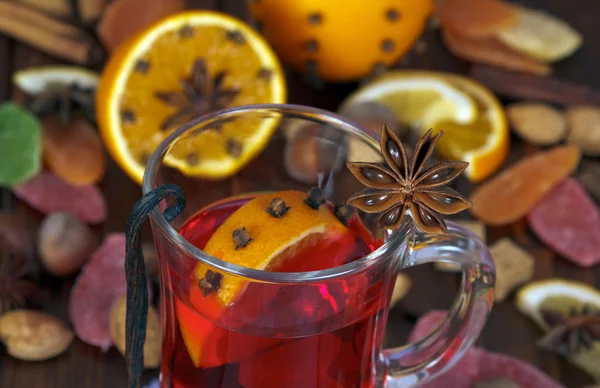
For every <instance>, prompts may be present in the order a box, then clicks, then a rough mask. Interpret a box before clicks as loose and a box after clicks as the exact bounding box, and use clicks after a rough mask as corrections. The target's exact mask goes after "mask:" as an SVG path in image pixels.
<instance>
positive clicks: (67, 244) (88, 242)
mask: <svg viewBox="0 0 600 388" xmlns="http://www.w3.org/2000/svg"><path fill="white" fill-rule="evenodd" d="M38 239H39V254H40V259H41V261H42V263H43V265H44V267H45V268H46V269H47V270H48V272H50V273H51V274H52V275H55V276H70V275H72V274H74V273H75V272H77V271H78V270H79V269H80V268H81V266H82V265H83V264H84V263H85V261H86V260H87V259H88V257H89V256H90V254H91V253H92V251H93V250H94V247H95V245H96V244H95V243H96V241H95V238H94V237H93V235H92V231H91V230H90V228H89V227H88V226H87V225H86V224H84V223H82V222H81V221H79V220H78V219H77V218H75V217H73V216H72V215H70V214H68V213H52V214H49V215H48V216H47V217H46V218H45V219H44V220H43V221H42V224H41V226H40V230H39V234H38Z"/></svg>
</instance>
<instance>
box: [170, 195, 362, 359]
mask: <svg viewBox="0 0 600 388" xmlns="http://www.w3.org/2000/svg"><path fill="white" fill-rule="evenodd" d="M306 199H307V194H306V193H303V192H300V191H294V190H290V191H280V192H275V193H268V194H261V195H259V196H257V197H256V198H254V199H252V200H251V201H249V202H247V203H246V204H244V205H243V206H242V207H240V208H239V209H238V210H236V211H235V212H234V213H233V214H232V215H231V216H229V218H227V220H226V221H225V222H224V223H223V224H222V225H221V226H220V227H219V228H218V229H217V230H216V231H215V233H214V234H213V235H212V236H211V238H210V239H209V241H208V242H207V244H206V246H205V247H204V249H203V250H204V252H206V253H208V254H210V255H212V256H215V257H217V258H219V259H221V260H224V261H227V262H229V263H232V264H236V265H239V266H243V267H246V268H252V269H260V270H272V271H278V270H279V271H280V270H281V269H282V268H283V267H284V266H285V267H287V266H288V265H289V264H290V262H289V260H303V259H302V257H305V256H303V255H302V252H303V251H306V250H307V249H309V248H311V247H315V246H316V245H317V244H322V243H326V244H327V245H328V246H335V247H342V248H336V249H335V252H334V253H333V254H334V255H335V256H336V257H338V258H339V260H337V263H333V264H332V262H334V261H335V260H328V263H327V264H330V265H327V264H323V265H327V267H330V266H331V264H332V265H336V264H337V265H339V264H342V263H343V261H344V259H345V256H346V253H348V252H345V251H344V248H343V247H351V246H352V244H351V241H352V240H351V239H353V236H352V235H351V233H350V232H349V230H348V229H347V228H346V226H344V224H342V223H341V222H340V221H339V220H338V219H337V218H336V216H335V215H334V214H333V212H332V211H331V210H330V209H329V208H328V207H327V206H326V205H321V206H319V207H318V209H314V208H313V207H311V206H310V205H308V204H307V203H306V202H305V200H306ZM274 200H280V201H283V203H284V205H280V206H281V209H284V208H285V209H287V210H286V211H285V213H283V215H282V216H281V217H276V216H274V215H272V214H271V212H269V211H268V210H267V209H268V208H270V207H271V204H272V201H274ZM284 206H285V207H284ZM240 233H241V234H240ZM246 233H247V234H246ZM234 236H237V237H234ZM346 239H348V243H346ZM330 243H331V244H330ZM319 247H321V245H319ZM347 249H351V248H347ZM323 256H327V257H331V256H332V255H329V254H328V253H326V254H324V255H323ZM289 267H293V268H294V269H296V268H303V266H302V263H298V265H296V263H293V265H291V266H289ZM309 269H315V268H308V269H302V270H309ZM316 269H324V268H316ZM194 276H195V280H194V282H193V283H192V287H191V289H190V291H189V301H190V304H191V305H192V307H193V308H194V309H195V310H197V311H198V312H199V313H200V314H201V315H202V316H204V317H205V318H208V319H205V318H203V317H202V316H200V315H199V314H198V313H196V312H192V311H191V310H190V309H188V308H187V307H184V306H181V305H180V306H176V310H177V318H178V320H179V327H180V330H181V334H182V337H183V340H184V342H185V344H186V347H187V349H188V352H189V355H190V358H191V359H192V361H193V363H194V364H195V365H196V366H197V367H213V366H217V365H220V364H222V363H225V362H236V360H231V359H229V358H231V354H228V355H223V354H219V353H220V352H221V349H220V347H223V346H225V345H223V343H226V342H228V339H227V338H225V337H227V336H230V333H229V332H228V331H227V330H225V329H223V328H221V327H217V325H215V324H213V323H211V322H210V321H209V320H218V318H219V317H220V316H221V314H222V313H223V311H225V309H227V308H228V307H229V306H232V305H233V304H235V302H236V301H237V300H239V298H240V296H241V295H242V294H243V293H244V291H245V290H246V288H247V287H248V282H247V281H245V280H244V279H242V278H240V277H236V276H232V275H230V274H226V273H222V272H220V271H218V270H216V269H214V268H212V267H209V266H208V265H206V264H204V263H199V264H197V266H196V268H195V271H194ZM265 297H266V296H265ZM224 338H225V339H224ZM265 343H266V342H265ZM263 345H264V344H261V346H263ZM242 348H246V347H242V346H240V349H242ZM241 351H247V349H243V350H241ZM250 351H252V352H253V351H256V349H251V350H250ZM224 353H231V347H229V348H228V350H227V351H226V352H224ZM248 355H249V354H248ZM237 356H238V357H241V354H237ZM237 361H239V359H238V360H237Z"/></svg>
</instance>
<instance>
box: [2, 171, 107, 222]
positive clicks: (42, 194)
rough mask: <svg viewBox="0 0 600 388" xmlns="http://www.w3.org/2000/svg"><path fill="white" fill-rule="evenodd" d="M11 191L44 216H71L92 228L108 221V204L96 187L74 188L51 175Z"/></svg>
mask: <svg viewBox="0 0 600 388" xmlns="http://www.w3.org/2000/svg"><path fill="white" fill-rule="evenodd" d="M12 191H13V193H14V194H15V195H16V196H17V197H18V198H19V199H21V200H22V201H25V202H27V203H28V204H29V205H30V206H31V207H33V208H35V209H36V210H38V211H40V212H42V213H46V214H47V213H54V212H65V213H70V214H72V215H73V216H75V217H77V218H78V219H79V220H80V221H83V222H88V223H92V224H95V223H100V222H102V221H104V220H105V219H106V211H107V209H106V200H105V199H104V196H103V195H102V193H101V192H100V190H99V189H98V188H97V187H96V186H71V185H69V184H68V183H66V182H64V181H63V180H62V179H60V178H59V177H57V176H56V175H54V174H52V173H51V172H48V171H43V172H42V173H40V174H39V175H37V176H36V177H35V178H33V179H31V180H29V181H27V182H25V183H23V184H20V185H18V186H15V187H13V188H12Z"/></svg>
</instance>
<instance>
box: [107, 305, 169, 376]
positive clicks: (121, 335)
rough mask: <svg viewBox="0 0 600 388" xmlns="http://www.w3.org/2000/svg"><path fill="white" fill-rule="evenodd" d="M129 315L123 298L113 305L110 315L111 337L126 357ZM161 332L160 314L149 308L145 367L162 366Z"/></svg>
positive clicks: (151, 307) (145, 343)
mask: <svg viewBox="0 0 600 388" xmlns="http://www.w3.org/2000/svg"><path fill="white" fill-rule="evenodd" d="M126 315H127V297H126V296H125V295H123V296H121V297H120V298H119V299H118V300H117V301H116V302H115V304H114V305H113V307H112V310H111V313H110V335H111V337H112V339H113V341H114V342H115V345H116V347H117V349H119V352H121V354H123V355H125V319H126ZM161 340H162V337H161V330H160V320H159V317H158V312H157V311H156V308H154V307H153V306H148V322H147V324H146V341H145V342H144V367H145V368H151V369H153V368H157V367H158V366H159V365H160V351H161Z"/></svg>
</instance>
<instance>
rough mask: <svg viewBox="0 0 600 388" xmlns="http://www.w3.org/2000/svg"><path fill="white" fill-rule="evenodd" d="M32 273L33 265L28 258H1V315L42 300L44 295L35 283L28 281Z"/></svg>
mask: <svg viewBox="0 0 600 388" xmlns="http://www.w3.org/2000/svg"><path fill="white" fill-rule="evenodd" d="M30 272H31V265H30V261H29V260H28V259H27V258H25V257H23V256H15V257H9V256H6V255H5V256H0V315H2V314H3V313H4V312H6V311H9V310H12V309H15V308H21V307H25V306H26V305H27V304H28V303H29V302H37V301H39V300H40V298H41V297H42V295H43V293H42V292H41V291H40V289H39V288H38V286H37V285H36V284H35V283H34V282H33V281H31V280H28V279H27V277H28V276H29V275H30Z"/></svg>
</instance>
